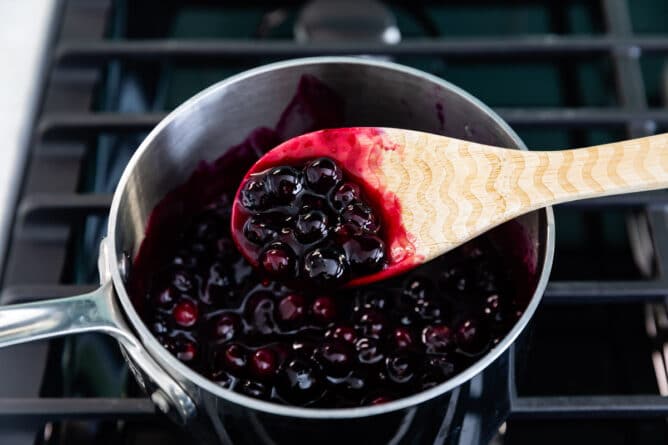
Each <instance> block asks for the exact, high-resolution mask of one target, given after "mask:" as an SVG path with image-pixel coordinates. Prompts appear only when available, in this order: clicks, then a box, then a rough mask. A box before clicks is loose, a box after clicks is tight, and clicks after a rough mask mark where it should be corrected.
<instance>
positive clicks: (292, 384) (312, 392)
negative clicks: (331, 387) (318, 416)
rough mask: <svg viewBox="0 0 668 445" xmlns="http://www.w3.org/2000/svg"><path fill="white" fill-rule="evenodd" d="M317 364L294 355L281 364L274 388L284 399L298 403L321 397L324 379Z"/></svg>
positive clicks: (303, 403) (302, 403)
mask: <svg viewBox="0 0 668 445" xmlns="http://www.w3.org/2000/svg"><path fill="white" fill-rule="evenodd" d="M321 374H322V373H321V371H320V368H319V366H318V365H317V364H316V363H315V362H313V361H312V360H309V359H307V358H303V357H295V358H292V359H289V360H287V361H286V363H284V364H283V366H281V368H280V370H279V372H278V376H277V381H276V390H277V391H278V394H279V395H280V396H281V397H282V398H284V399H285V400H287V401H289V402H291V403H296V404H299V405H308V404H310V403H313V402H315V401H316V400H318V399H320V397H322V395H323V393H324V391H325V384H324V379H323V378H322V375H321Z"/></svg>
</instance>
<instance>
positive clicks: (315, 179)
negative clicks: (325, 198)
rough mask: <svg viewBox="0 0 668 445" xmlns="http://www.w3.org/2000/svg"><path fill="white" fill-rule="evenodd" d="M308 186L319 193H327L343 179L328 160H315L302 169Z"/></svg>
mask: <svg viewBox="0 0 668 445" xmlns="http://www.w3.org/2000/svg"><path fill="white" fill-rule="evenodd" d="M304 173H305V175H306V181H307V182H308V184H309V186H310V187H311V188H312V189H313V190H315V191H317V192H319V193H327V192H329V191H330V190H331V189H332V188H334V186H336V185H337V184H338V183H339V182H341V180H342V179H343V172H342V171H341V169H340V168H339V166H338V165H336V163H335V162H334V161H332V160H331V159H329V158H318V159H315V160H313V161H311V162H309V163H308V164H306V167H304Z"/></svg>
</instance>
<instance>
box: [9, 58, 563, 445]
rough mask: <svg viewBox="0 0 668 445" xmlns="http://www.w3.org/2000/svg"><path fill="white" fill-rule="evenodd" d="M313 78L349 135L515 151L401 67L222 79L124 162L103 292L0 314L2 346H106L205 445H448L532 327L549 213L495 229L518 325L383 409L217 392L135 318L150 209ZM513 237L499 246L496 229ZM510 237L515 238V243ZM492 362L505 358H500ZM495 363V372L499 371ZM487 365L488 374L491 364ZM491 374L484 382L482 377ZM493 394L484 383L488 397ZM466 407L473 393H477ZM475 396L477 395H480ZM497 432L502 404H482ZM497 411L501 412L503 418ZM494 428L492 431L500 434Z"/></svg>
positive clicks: (468, 110) (308, 62)
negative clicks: (518, 284)
mask: <svg viewBox="0 0 668 445" xmlns="http://www.w3.org/2000/svg"><path fill="white" fill-rule="evenodd" d="M304 74H311V75H313V76H315V77H317V78H318V79H320V80H321V81H323V82H324V83H325V84H327V85H328V86H329V87H331V88H332V89H334V90H335V91H336V92H337V93H338V94H340V95H341V96H342V97H343V98H344V99H345V101H346V122H345V124H346V126H353V125H365V126H382V127H399V128H410V129H416V130H423V131H429V132H433V133H441V134H445V135H448V136H453V137H457V138H462V139H469V140H472V141H475V142H480V143H487V144H491V145H498V146H505V147H515V148H518V149H524V145H523V144H522V141H521V140H520V139H519V138H518V136H517V135H516V134H515V133H514V132H513V131H512V130H511V129H510V128H509V127H508V125H506V124H505V123H504V122H503V121H502V120H501V119H500V118H499V117H498V116H497V115H496V114H494V113H493V112H492V111H491V110H490V109H489V108H487V107H486V106H485V105H483V104H482V103H481V102H479V101H478V100H476V99H475V98H473V97H472V96H470V95H469V94H467V93H466V92H464V91H462V90H460V89H459V88H457V87H455V86H453V85H451V84H449V83H447V82H445V81H443V80H441V79H439V78H437V77H434V76H432V75H429V74H426V73H423V72H420V71H417V70H414V69H410V68H406V67H403V66H400V65H396V64H392V63H387V62H379V61H372V60H367V59H361V58H338V57H326V58H310V59H300V60H292V61H286V62H280V63H275V64H272V65H267V66H263V67H260V68H257V69H253V70H250V71H247V72H244V73H242V74H239V75H237V76H234V77H231V78H229V79H226V80H223V81H221V82H219V83H217V84H215V85H213V86H212V87H210V88H208V89H206V90H205V91H203V92H201V93H200V94H198V95H196V96H195V97H193V98H192V99H190V100H188V101H187V102H186V103H184V104H183V105H181V106H180V107H179V108H177V109H176V110H175V111H174V112H172V113H170V114H169V116H167V117H166V118H165V119H164V120H163V121H162V122H160V124H158V126H157V127H156V128H155V129H153V131H151V133H150V134H149V135H148V137H147V138H146V139H145V140H144V141H143V143H142V144H141V146H140V147H139V148H138V149H137V151H136V153H135V154H134V156H133V157H132V159H131V160H130V162H129V164H128V165H127V167H126V168H125V172H124V173H123V176H122V178H121V180H120V183H119V184H118V187H117V189H116V192H115V194H114V199H113V203H112V206H111V211H110V214H109V228H108V233H107V237H106V238H105V239H103V240H102V242H101V247H100V253H99V260H98V265H99V271H100V282H101V286H100V288H99V289H98V290H96V291H94V292H91V293H89V294H85V295H79V296H73V297H68V298H60V299H56V300H47V301H40V302H37V303H30V304H22V305H15V306H5V307H2V308H1V310H0V346H9V345H13V344H17V343H23V342H27V341H33V340H38V339H44V338H48V337H55V336H60V335H66V334H73V333H79V332H89V331H98V332H104V333H107V334H109V335H111V336H113V337H115V338H116V339H117V340H118V342H119V343H120V345H121V349H122V351H123V352H124V354H125V356H126V358H127V361H128V364H129V366H130V368H131V370H132V371H133V373H134V374H135V376H136V378H137V380H138V381H139V383H140V385H141V386H142V387H143V388H144V389H145V390H146V391H147V393H148V394H149V395H150V397H151V399H152V400H153V401H154V402H155V404H156V406H157V407H158V408H159V409H160V410H161V411H163V412H164V413H166V414H168V415H169V416H170V417H171V418H172V419H174V420H175V421H177V422H179V423H180V424H182V425H185V426H186V427H188V428H189V429H190V430H192V431H193V432H194V433H196V435H197V436H199V437H200V438H201V440H202V441H205V442H212V443H268V444H273V443H280V444H283V443H291V444H294V443H320V444H325V443H348V444H351V443H433V442H434V441H435V440H437V439H438V441H439V442H438V443H445V442H453V441H454V440H456V438H457V435H458V431H459V430H460V429H461V422H462V418H463V415H464V414H465V413H466V412H467V410H468V409H469V407H468V403H467V401H468V400H469V398H470V397H472V395H471V394H472V393H473V392H475V391H469V385H468V383H469V381H470V380H471V379H472V378H474V377H476V376H477V378H480V377H481V373H483V371H485V374H484V375H487V376H489V375H493V374H490V373H492V372H493V369H494V365H493V363H494V362H495V360H497V359H500V360H501V361H503V360H507V349H508V347H509V346H510V345H511V343H513V342H514V341H515V339H516V338H517V337H518V335H519V334H520V332H521V331H522V329H523V328H524V327H525V326H526V324H527V323H528V322H529V320H530V319H531V316H532V315H533V313H534V311H535V309H536V306H537V305H538V303H539V301H540V299H541V296H542V293H543V291H544V289H545V286H546V283H547V277H548V274H549V271H550V267H551V263H552V254H553V249H554V225H553V220H552V212H551V209H542V210H538V211H536V212H534V213H531V214H528V215H525V216H523V217H521V218H519V219H518V220H515V221H514V222H513V224H514V225H512V226H503V227H502V228H500V229H498V233H499V234H500V236H497V237H495V238H496V239H498V240H499V241H498V242H499V243H500V245H501V247H502V248H504V249H505V252H506V254H505V255H506V260H507V261H508V262H510V263H512V264H515V266H516V267H518V268H524V269H528V270H525V272H526V274H525V276H527V277H534V278H532V279H527V280H526V281H527V282H526V283H524V284H523V286H522V288H521V289H520V291H521V292H523V293H524V294H526V301H527V308H526V310H525V311H524V315H523V316H522V317H521V319H520V320H519V321H518V322H517V324H516V325H515V326H514V327H513V329H512V330H511V331H510V332H509V333H508V335H507V336H506V337H505V338H504V339H503V340H502V341H501V342H500V343H499V344H498V345H497V346H495V347H494V348H493V349H492V350H491V351H489V352H488V353H487V354H486V355H485V356H483V357H482V358H481V359H480V360H478V361H477V362H476V363H475V364H473V365H472V366H471V367H470V368H468V369H466V370H465V371H464V372H462V373H461V374H459V375H457V376H455V377H454V378H452V379H450V380H448V381H446V382H444V383H442V384H441V385H438V386H436V387H434V388H431V389H429V390H427V391H424V392H421V393H418V394H415V395H413V396H410V397H406V398H404V399H400V400H396V401H393V402H390V403H387V404H384V405H379V406H369V407H360V408H346V409H315V408H300V407H291V406H282V405H278V404H274V403H270V402H265V401H261V400H257V399H253V398H249V397H246V396H243V395H240V394H238V393H235V392H232V391H229V390H227V389H224V388H222V387H219V386H217V385H216V384H214V383H213V382H211V381H209V380H207V379H206V378H204V377H202V376H201V375H199V374H197V373H196V372H194V371H192V370H191V369H189V368H188V367H187V366H185V365H184V364H182V363H180V362H179V361H178V360H177V359H176V358H175V357H173V356H172V355H171V354H170V353H168V352H167V350H165V349H164V348H163V347H162V346H161V345H160V344H159V343H158V341H157V340H156V339H155V338H154V337H153V336H152V335H151V333H150V332H149V330H148V329H147V327H146V326H145V325H144V324H143V323H142V320H141V319H140V318H139V315H138V314H137V312H136V310H135V308H134V307H133V304H132V302H131V299H130V296H129V295H128V293H127V291H126V286H125V280H126V278H127V273H128V270H129V267H130V264H129V263H130V260H129V258H132V257H133V255H134V254H136V252H137V250H138V248H139V246H140V243H141V242H142V239H143V238H144V233H145V228H146V224H147V220H148V217H149V214H150V213H151V210H152V209H153V208H154V206H155V205H156V204H157V203H158V202H159V201H160V199H161V198H162V197H163V196H164V195H165V193H166V192H168V191H169V190H171V189H173V188H174V187H176V186H177V185H179V184H181V183H183V182H184V181H185V180H186V179H187V178H188V176H189V175H190V174H191V172H192V171H193V170H194V169H195V167H196V165H197V164H198V162H199V161H200V160H213V159H215V158H217V157H219V156H220V155H221V154H222V151H223V150H224V149H225V147H230V146H233V145H234V144H236V143H239V142H240V141H241V140H243V138H244V137H245V136H246V135H247V134H248V133H250V132H251V131H252V130H253V129H254V128H256V127H259V126H262V125H266V126H273V125H274V124H275V123H276V121H277V120H278V118H279V114H280V112H281V110H282V109H283V108H284V107H285V106H286V105H287V103H288V102H289V100H290V98H291V96H292V94H293V93H294V92H295V88H296V85H297V83H298V81H299V78H300V77H301V76H302V75H304ZM511 229H512V230H513V231H514V232H515V234H514V237H513V239H514V240H515V241H514V245H512V246H504V245H503V242H504V241H503V240H504V239H509V238H508V237H505V236H503V235H504V230H511ZM518 229H519V230H520V233H521V234H522V236H521V239H520V240H519V241H517V237H516V233H517V230H518ZM500 356H501V357H500ZM497 363H498V361H497ZM490 365H492V366H490ZM486 369H487V371H486ZM492 386H493V385H492ZM474 396H475V394H474ZM478 396H479V394H478ZM485 403H489V404H490V405H489V407H488V408H489V409H487V408H486V409H485V411H489V412H490V413H491V414H489V416H490V418H489V419H487V420H486V423H487V424H494V422H496V421H498V419H499V418H500V417H502V416H503V409H504V408H503V406H501V405H503V403H504V402H503V398H502V397H499V398H492V400H490V401H489V402H485ZM497 405H498V406H497ZM506 409H507V408H506ZM496 426H498V425H496Z"/></svg>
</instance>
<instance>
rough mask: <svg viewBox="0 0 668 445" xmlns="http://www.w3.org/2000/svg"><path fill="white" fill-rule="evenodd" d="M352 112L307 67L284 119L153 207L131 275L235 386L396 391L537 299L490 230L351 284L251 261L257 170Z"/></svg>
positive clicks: (344, 398)
mask: <svg viewBox="0 0 668 445" xmlns="http://www.w3.org/2000/svg"><path fill="white" fill-rule="evenodd" d="M343 111H344V103H343V101H342V100H341V98H339V97H338V96H337V95H336V94H335V93H334V92H333V91H331V90H330V89H329V88H328V87H327V86H325V85H323V84H322V83H321V82H319V81H318V80H317V79H315V78H313V77H309V76H304V77H303V78H302V79H301V81H300V83H299V87H298V91H297V93H296V94H295V97H294V98H293V100H292V101H291V103H290V104H289V106H288V107H287V109H286V110H285V112H284V113H283V115H282V117H281V118H280V120H279V122H278V124H277V125H276V127H275V128H274V129H270V128H260V129H258V130H256V131H254V132H253V133H252V134H251V135H249V137H248V138H247V139H246V140H244V141H243V142H242V143H241V144H239V145H237V146H234V147H231V148H229V149H227V150H224V147H221V152H222V151H224V153H225V154H224V155H222V156H221V157H220V158H219V159H218V160H216V161H215V162H213V163H210V164H209V163H202V164H201V165H200V166H199V167H198V168H197V170H196V171H195V172H194V173H193V175H192V176H191V177H190V179H189V180H188V181H187V182H186V183H185V184H183V185H181V186H179V187H177V188H176V189H175V190H173V191H171V192H169V193H168V194H167V195H166V196H165V198H164V199H163V200H162V201H161V202H160V203H159V204H158V205H157V206H156V208H155V209H154V211H153V212H152V214H151V216H150V218H149V224H148V228H147V232H146V237H145V239H144V241H143V243H142V246H141V248H140V250H139V253H138V254H137V256H136V258H135V259H134V262H133V267H132V270H131V274H130V279H129V282H128V289H129V291H130V294H131V295H132V297H133V301H134V303H135V305H136V307H137V309H138V311H139V313H140V315H141V316H142V319H143V320H144V321H145V323H146V325H147V326H148V327H149V329H150V330H151V332H153V334H154V335H155V336H156V338H157V339H158V340H159V341H160V343H161V344H162V345H163V346H164V347H165V348H166V349H167V350H169V351H170V352H171V353H172V354H174V356H176V357H177V358H178V359H179V360H180V361H182V362H183V363H185V364H186V365H188V366H189V367H191V368H192V369H194V370H195V371H197V372H199V373H200V374H202V375H203V376H205V377H207V378H209V379H211V380H212V381H213V382H215V383H217V384H219V385H221V386H223V387H225V388H229V389H231V390H233V391H236V392H239V393H241V394H245V395H247V396H250V397H255V398H260V399H264V400H271V401H274V402H276V403H283V404H290V405H299V406H310V407H324V408H342V407H355V406H361V405H371V404H378V403H386V402H388V401H392V400H396V399H398V398H401V397H405V396H407V395H410V394H414V393H416V392H419V391H422V390H425V389H428V388H431V387H433V386H435V385H438V384H439V383H441V382H444V381H445V380H447V379H449V378H450V377H452V376H453V375H455V374H457V373H459V372H461V371H462V370H464V369H466V367H468V366H469V365H470V364H471V363H473V362H474V361H476V360H477V358H478V357H480V356H481V355H482V354H484V353H485V352H487V351H488V350H489V348H490V347H492V346H493V345H494V344H495V343H497V342H498V341H500V339H502V338H503V337H504V335H505V334H506V333H507V332H508V330H509V329H510V328H511V327H512V326H513V324H514V323H515V321H516V320H517V318H518V317H519V316H520V315H521V313H522V310H523V309H524V303H523V301H524V300H522V301H519V300H518V299H517V296H516V292H515V283H514V282H513V281H511V279H510V278H509V277H511V276H512V275H513V274H512V273H511V272H510V271H509V269H508V267H507V266H506V264H505V262H504V261H503V259H502V258H501V257H500V256H499V254H498V253H497V251H496V250H495V248H494V246H493V244H492V243H491V242H490V241H489V239H488V238H486V237H481V238H478V239H475V240H473V241H471V242H469V243H467V244H466V245H464V246H462V247H460V248H458V249H456V250H455V251H452V252H450V253H448V254H447V255H444V256H442V257H440V258H437V259H436V260H434V261H431V262H429V263H427V264H424V265H422V266H419V267H417V268H416V269H414V270H412V271H411V272H409V273H407V274H404V275H401V276H397V277H394V278H392V279H389V280H386V281H383V282H378V283H375V284H372V285H368V286H362V287H355V288H348V289H338V290H332V288H331V287H330V286H318V287H315V288H310V289H306V290H298V289H293V288H289V287H287V286H285V285H284V284H281V283H279V282H277V281H271V280H268V279H267V278H266V276H264V275H263V274H260V273H258V272H256V271H255V269H254V268H252V267H251V266H250V264H249V263H248V262H247V261H246V260H245V259H244V258H243V257H242V255H240V253H239V252H238V250H237V248H236V246H235V244H234V242H233V241H232V238H231V234H230V224H231V222H230V218H231V210H232V203H233V200H234V196H235V193H236V191H237V188H238V187H239V185H240V183H241V181H242V179H243V177H244V174H245V172H246V171H247V170H248V169H249V168H250V167H251V165H252V164H253V163H254V162H255V161H256V160H257V159H258V158H259V157H260V156H261V155H262V154H263V153H265V152H266V151H268V150H269V149H271V148H273V147H274V146H275V145H277V144H278V143H280V142H282V141H284V140H286V139H288V138H291V137H294V136H296V135H298V134H301V133H306V132H310V131H314V130H317V129H320V128H331V127H338V126H342V125H343V124H344V120H343V114H344V113H343ZM302 168H303V167H302ZM343 182H345V181H343ZM343 182H342V183H343ZM342 183H341V184H342ZM339 185H340V184H339ZM346 192H347V190H343V191H342V192H341V193H340V194H339V198H340V199H341V200H345V199H347V198H346V197H345V196H346ZM316 195H317V194H316ZM330 196H331V195H330ZM378 222H379V223H380V224H381V225H382V224H384V223H386V222H385V221H383V219H382V215H381V217H380V219H379V221H378ZM307 225H308V224H307ZM308 226H309V227H311V226H312V225H308ZM316 226H317V224H316ZM317 230H318V229H317V227H316V229H315V232H314V233H313V234H312V235H313V236H317ZM304 232H308V233H310V230H304ZM257 235H258V237H260V238H261V237H262V231H261V230H258V234H257ZM258 239H259V238H258Z"/></svg>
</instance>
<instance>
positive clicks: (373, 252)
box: [343, 235, 385, 274]
mask: <svg viewBox="0 0 668 445" xmlns="http://www.w3.org/2000/svg"><path fill="white" fill-rule="evenodd" d="M343 249H344V250H345V251H346V254H347V255H348V261H350V266H351V267H352V268H353V269H354V270H355V271H356V272H358V273H360V274H369V273H373V272H377V271H379V270H380V269H382V267H383V264H384V261H385V243H384V242H383V240H381V239H380V238H379V237H377V236H373V235H366V236H364V235H361V236H353V237H352V238H351V239H349V240H348V241H346V242H345V243H344V244H343Z"/></svg>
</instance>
